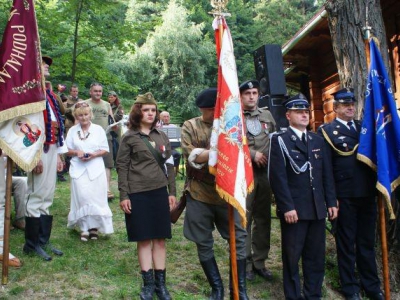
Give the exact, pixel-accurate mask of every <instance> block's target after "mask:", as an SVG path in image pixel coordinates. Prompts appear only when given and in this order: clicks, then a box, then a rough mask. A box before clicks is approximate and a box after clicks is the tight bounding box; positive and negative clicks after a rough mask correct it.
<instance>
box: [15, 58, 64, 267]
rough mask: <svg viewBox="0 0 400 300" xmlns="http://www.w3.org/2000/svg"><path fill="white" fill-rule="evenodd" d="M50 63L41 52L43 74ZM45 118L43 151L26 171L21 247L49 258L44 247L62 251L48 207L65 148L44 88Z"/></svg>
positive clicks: (56, 109) (52, 100) (56, 108)
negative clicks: (54, 238) (55, 240)
mask: <svg viewBox="0 0 400 300" xmlns="http://www.w3.org/2000/svg"><path fill="white" fill-rule="evenodd" d="M52 63H53V60H52V59H51V58H50V57H48V56H42V70H43V74H44V76H45V77H48V76H50V72H49V66H51V64H52ZM44 121H45V136H46V140H45V143H44V147H43V148H44V149H43V153H42V156H41V158H40V161H39V162H38V164H37V165H36V167H35V168H34V169H33V170H32V172H30V173H28V192H27V198H26V215H25V224H26V226H25V245H24V247H23V251H24V253H26V254H35V255H38V256H40V257H41V258H43V259H44V260H46V261H50V260H51V259H52V257H51V256H50V255H49V254H47V252H46V251H45V249H49V250H50V251H51V252H53V253H54V254H55V255H63V252H62V251H60V250H59V249H57V248H55V247H53V246H52V245H51V243H50V235H51V229H52V224H53V216H52V215H50V212H49V208H50V206H51V205H52V204H53V199H54V191H55V187H56V179H57V171H58V172H60V171H62V170H63V168H64V165H63V162H62V160H61V157H60V155H61V154H63V153H66V152H67V151H68V149H67V147H66V146H65V144H64V136H63V133H64V123H63V119H62V112H61V111H60V105H59V103H58V101H57V99H56V96H55V94H54V92H53V91H52V90H51V89H47V90H46V110H45V111H44Z"/></svg>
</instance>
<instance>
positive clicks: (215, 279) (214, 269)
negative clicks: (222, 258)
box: [200, 257, 224, 300]
mask: <svg viewBox="0 0 400 300" xmlns="http://www.w3.org/2000/svg"><path fill="white" fill-rule="evenodd" d="M200 264H201V266H202V268H203V270H204V273H205V274H206V277H207V280H208V283H209V284H210V286H211V288H212V291H211V296H210V300H223V299H224V286H223V284H222V279H221V275H220V273H219V270H218V265H217V262H216V261H215V258H214V257H213V258H211V259H209V260H206V261H200Z"/></svg>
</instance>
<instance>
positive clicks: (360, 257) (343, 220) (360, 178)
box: [319, 88, 383, 300]
mask: <svg viewBox="0 0 400 300" xmlns="http://www.w3.org/2000/svg"><path fill="white" fill-rule="evenodd" d="M333 96H334V99H335V102H334V105H333V108H334V111H335V112H336V119H335V120H334V121H333V122H332V123H330V124H327V125H323V126H321V127H320V128H319V133H320V134H321V135H323V137H324V138H325V141H326V144H327V145H328V146H329V147H328V148H329V152H330V156H331V157H332V160H331V164H332V166H333V175H334V178H335V187H336V195H337V198H338V201H339V207H340V212H339V215H338V219H337V226H336V247H337V258H338V267H339V275H340V282H341V287H342V293H343V294H344V296H345V298H346V299H349V300H358V299H361V297H360V285H361V287H362V288H363V289H364V291H365V292H366V296H367V297H368V298H370V299H374V300H375V299H377V300H378V299H383V294H382V291H381V289H380V281H379V278H378V272H377V267H376V262H375V229H376V228H375V227H376V219H377V208H376V202H375V201H376V200H375V196H376V189H375V185H376V174H375V172H374V171H373V170H372V169H371V168H369V167H368V166H367V165H366V164H364V163H362V162H360V161H358V160H357V158H356V156H357V147H358V143H359V132H360V128H361V125H360V122H358V121H354V119H353V118H354V115H355V101H356V99H355V97H354V93H353V90H352V89H350V88H344V89H341V90H339V91H338V92H336V93H334V94H333ZM356 264H357V269H358V277H359V279H360V283H359V282H358V280H357V277H356V273H355V266H356Z"/></svg>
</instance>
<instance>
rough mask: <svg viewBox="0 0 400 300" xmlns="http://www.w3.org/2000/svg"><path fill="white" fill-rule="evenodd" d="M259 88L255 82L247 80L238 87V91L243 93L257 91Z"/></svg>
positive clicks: (258, 84)
mask: <svg viewBox="0 0 400 300" xmlns="http://www.w3.org/2000/svg"><path fill="white" fill-rule="evenodd" d="M259 87H260V83H259V82H258V81H257V80H248V81H246V82H243V83H242V84H241V85H240V86H239V90H240V92H243V91H245V90H248V89H254V88H256V89H258V88H259Z"/></svg>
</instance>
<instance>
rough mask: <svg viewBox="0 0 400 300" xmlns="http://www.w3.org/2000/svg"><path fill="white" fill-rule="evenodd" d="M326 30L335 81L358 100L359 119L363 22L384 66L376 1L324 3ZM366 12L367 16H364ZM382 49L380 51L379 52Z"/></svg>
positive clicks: (384, 42) (330, 0)
mask: <svg viewBox="0 0 400 300" xmlns="http://www.w3.org/2000/svg"><path fill="white" fill-rule="evenodd" d="M325 7H326V10H327V12H328V21H329V29H330V31H331V36H332V43H333V51H334V53H335V58H336V65H337V68H338V70H339V78H340V82H341V85H342V86H343V87H353V88H354V92H355V95H356V99H358V104H357V115H356V118H357V119H361V118H362V111H363V108H364V91H365V83H366V78H367V75H368V66H367V59H366V55H365V43H364V30H363V28H364V27H365V26H366V24H367V22H368V24H369V26H371V27H372V28H371V36H372V37H375V38H377V40H378V41H379V45H378V47H379V49H380V50H381V54H382V56H383V60H384V62H385V65H386V66H387V65H388V54H387V50H386V49H388V46H387V40H386V34H385V27H384V24H383V18H382V11H381V8H380V1H379V0H328V1H327V3H326V6H325ZM367 11H368V17H367ZM382 49H384V51H382Z"/></svg>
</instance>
